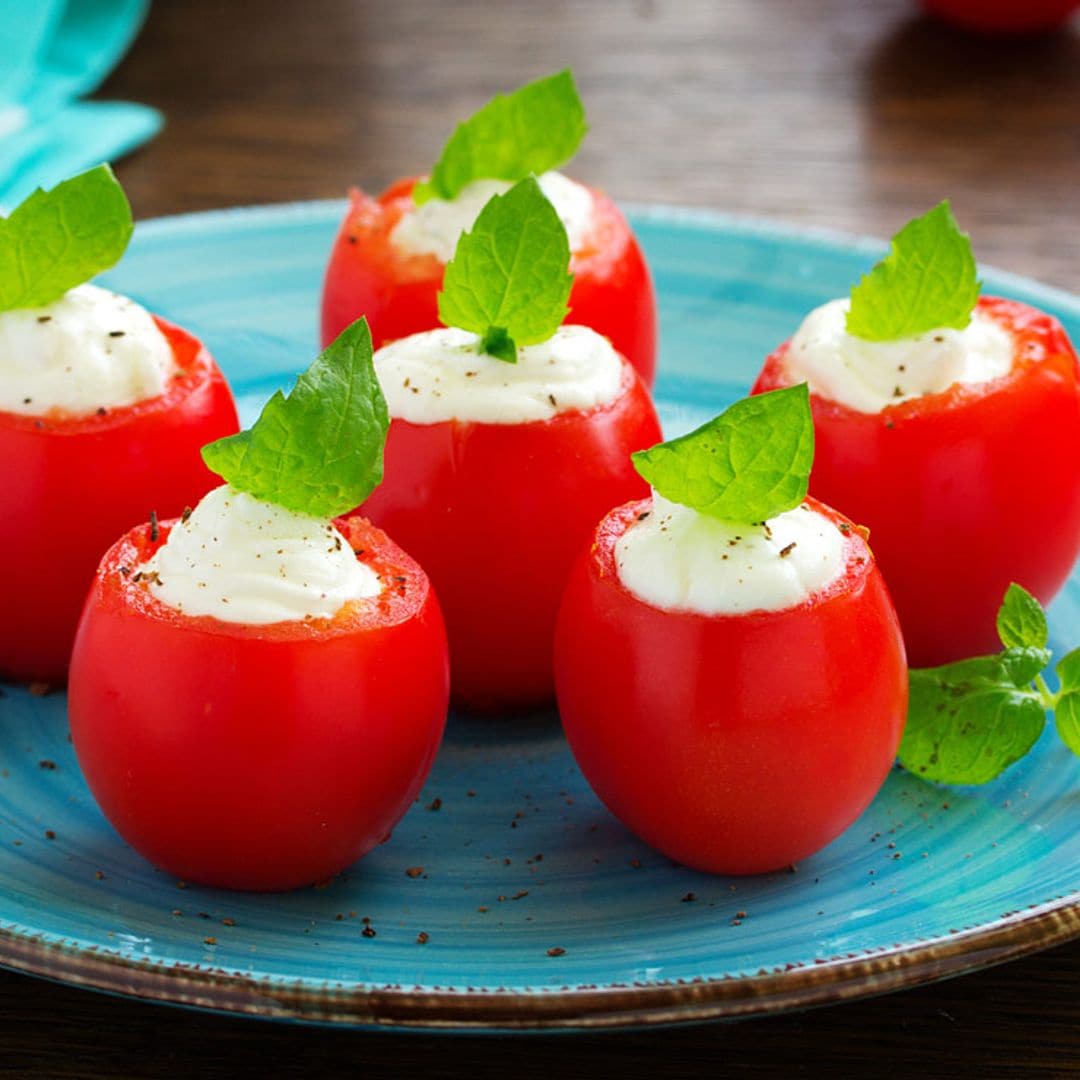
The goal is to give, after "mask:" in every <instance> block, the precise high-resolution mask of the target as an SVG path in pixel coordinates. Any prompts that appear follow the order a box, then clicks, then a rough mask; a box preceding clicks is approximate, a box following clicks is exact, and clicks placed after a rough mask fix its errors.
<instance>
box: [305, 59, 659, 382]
mask: <svg viewBox="0 0 1080 1080" xmlns="http://www.w3.org/2000/svg"><path fill="white" fill-rule="evenodd" d="M586 130H587V127H586V124H585V114H584V108H583V106H582V104H581V100H580V98H579V97H578V95H577V90H576V88H575V86H574V81H573V78H572V76H571V74H570V72H569V71H563V72H559V73H557V74H555V75H552V76H549V77H547V78H543V79H538V80H537V81H536V82H533V83H529V84H527V85H526V86H523V87H521V88H520V89H518V90H517V91H515V92H514V93H512V94H509V95H506V96H503V95H499V96H497V97H496V98H494V99H493V100H492V101H490V102H489V103H488V104H487V105H485V106H484V107H483V108H482V109H480V110H479V111H478V112H477V113H476V114H475V115H474V116H472V117H471V118H470V119H469V120H467V121H465V122H464V123H463V124H460V125H458V127H457V129H456V130H455V132H454V134H453V136H452V137H451V139H450V140H449V141H448V142H447V144H446V147H445V148H444V150H443V153H442V156H441V158H440V159H439V161H438V162H437V163H436V165H435V167H434V169H432V173H431V177H430V178H429V179H427V180H419V181H418V180H416V179H406V180H401V181H399V182H398V183H396V184H394V185H392V186H391V187H390V188H388V189H387V190H386V191H385V192H384V193H383V194H382V195H381V196H379V198H377V199H373V198H371V197H369V196H367V195H365V194H363V193H361V192H358V191H354V192H353V193H352V198H351V205H350V207H349V211H348V213H347V214H346V217H345V221H344V222H343V224H342V227H341V231H340V232H339V233H338V237H337V240H336V241H335V243H334V248H333V251H332V253H331V256H330V264H329V266H328V268H327V272H326V282H325V285H324V287H323V301H322V333H323V340H324V342H325V341H329V340H330V339H331V338H333V337H334V336H335V335H336V334H337V333H338V332H339V331H340V330H341V328H342V327H343V326H345V325H346V324H347V323H349V322H351V321H352V320H353V319H355V318H357V317H359V316H360V315H365V316H366V317H367V319H368V321H369V322H370V323H371V332H372V335H373V337H374V339H375V345H376V347H378V346H380V345H382V344H384V343H386V342H388V341H395V340H397V339H398V338H402V337H407V336H408V335H410V334H415V333H418V332H420V331H422V330H430V329H432V328H433V327H436V326H438V325H439V316H438V311H437V304H436V295H437V293H438V291H439V288H440V286H441V285H442V280H443V272H444V269H445V266H446V263H447V262H448V261H449V260H450V258H451V256H452V255H453V253H454V248H455V246H456V245H457V241H458V238H459V237H460V236H461V234H462V233H463V232H465V231H466V230H468V229H470V228H471V227H472V224H473V222H474V221H475V219H476V217H477V215H478V214H479V212H480V210H481V209H482V208H483V207H484V205H485V204H486V203H487V202H488V200H489V199H490V198H491V197H492V196H493V195H496V194H501V193H504V192H506V191H508V190H509V189H510V187H511V185H512V183H513V182H514V181H517V180H520V179H522V178H524V177H527V176H529V175H530V174H534V173H535V174H537V175H538V177H539V183H540V186H541V189H542V190H543V192H544V195H545V196H546V197H547V198H548V199H549V200H550V202H551V204H552V206H554V208H555V210H556V212H557V213H558V215H559V217H560V218H561V220H562V222H563V224H564V226H565V227H566V231H567V233H568V235H569V240H570V249H571V251H572V253H573V265H572V267H571V269H572V271H573V273H574V277H575V281H574V288H573V292H572V294H571V296H570V308H571V311H572V313H573V321H574V323H575V324H578V325H582V326H589V327H591V328H592V329H593V330H595V331H597V333H599V334H603V335H604V336H605V337H607V338H610V340H611V342H612V344H613V345H614V346H615V348H616V349H617V350H618V351H619V352H620V353H622V355H623V356H625V357H626V358H627V359H628V360H629V361H630V363H631V364H633V366H634V367H635V368H637V371H638V374H639V375H640V376H641V377H642V379H644V380H645V383H646V384H647V385H649V386H651V385H652V382H653V378H654V375H655V370H656V297H655V294H654V292H653V285H652V279H651V277H650V275H649V270H648V267H647V266H646V264H645V259H644V257H643V255H642V253H641V249H640V248H639V246H638V243H637V241H636V240H635V239H634V236H633V234H632V233H631V232H630V228H629V226H628V225H627V223H626V220H625V218H624V217H623V216H622V214H621V213H620V212H619V211H618V209H617V208H616V207H615V204H614V203H612V202H611V200H610V199H609V198H608V197H607V196H606V195H604V194H602V193H601V192H599V191H595V190H592V189H590V188H587V187H585V186H583V185H582V184H578V183H575V182H574V181H572V180H569V179H568V178H567V177H565V176H563V175H562V174H561V173H558V172H555V171H553V170H554V169H556V168H557V167H558V166H559V165H561V164H562V163H563V162H565V161H566V160H567V159H568V158H570V157H571V156H572V155H573V154H574V152H575V151H576V150H577V147H578V145H579V143H580V141H581V139H582V138H583V137H584V135H585V132H586Z"/></svg>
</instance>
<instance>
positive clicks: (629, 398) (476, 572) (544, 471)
mask: <svg viewBox="0 0 1080 1080" xmlns="http://www.w3.org/2000/svg"><path fill="white" fill-rule="evenodd" d="M623 373H624V374H623V391H622V393H621V394H620V396H619V397H617V398H616V399H615V400H614V401H613V402H611V403H610V404H608V405H601V406H598V407H597V408H595V409H590V410H587V411H573V412H564V413H559V414H558V415H556V416H555V417H553V418H552V419H550V420H538V421H531V422H528V423H522V424H487V423H472V422H465V421H458V420H453V421H448V422H442V423H435V424H428V425H420V424H413V423H409V422H407V421H405V420H401V419H394V420H392V421H391V423H390V433H389V435H388V437H387V440H386V471H385V477H384V479H383V482H382V484H381V485H380V486H379V487H378V488H377V489H376V490H375V492H374V493H373V494H372V496H371V497H370V498H369V499H368V501H367V502H366V503H364V505H363V507H362V512H363V513H364V514H365V515H367V516H368V517H370V518H371V520H372V521H373V522H375V523H376V524H377V525H379V526H381V527H382V528H385V529H386V530H387V531H388V532H390V533H392V534H393V535H394V536H397V537H398V538H399V539H400V540H401V542H402V544H404V545H405V546H406V547H407V548H408V549H409V550H410V551H412V552H413V553H414V554H415V555H416V558H417V559H418V560H419V561H420V562H421V564H422V565H423V566H424V568H425V569H426V570H427V572H428V574H429V575H430V576H431V581H432V584H433V585H434V586H435V591H436V592H437V593H438V594H439V600H440V602H441V603H442V607H443V611H444V613H445V615H446V626H447V631H448V633H449V637H450V660H451V670H452V672H453V685H452V692H453V698H454V701H455V703H456V704H458V705H463V706H466V707H469V708H473V709H478V710H485V711H499V710H503V709H511V708H515V707H516V708H526V707H529V706H534V705H543V704H545V703H547V702H548V701H549V700H550V699H551V696H552V693H553V686H552V674H551V640H552V635H553V633H554V628H555V614H556V611H557V609H558V605H559V597H560V596H561V594H562V589H563V586H564V584H565V583H566V576H567V574H568V573H569V571H570V566H571V564H572V563H573V561H574V558H575V557H576V555H577V553H578V551H579V550H580V549H581V546H582V544H584V543H585V540H586V538H587V537H588V535H589V532H590V531H591V529H592V528H593V526H594V525H595V524H596V521H597V519H598V518H599V517H600V516H601V515H602V514H603V513H604V512H605V511H606V510H608V509H609V508H610V507H611V506H612V505H614V504H615V503H618V502H621V501H623V500H625V499H627V498H633V497H637V496H640V495H642V494H644V493H645V492H646V491H647V490H648V489H647V486H646V484H645V482H644V481H643V480H642V479H641V478H640V477H639V476H638V474H637V473H636V472H635V471H634V469H633V466H632V465H631V463H630V454H631V452H633V451H634V450H641V449H644V448H646V447H649V446H652V445H654V444H655V443H656V442H658V441H659V440H660V437H661V436H660V424H659V421H658V420H657V418H656V411H655V409H654V408H653V405H652V401H651V400H650V398H649V394H648V391H647V390H646V389H645V387H644V386H643V385H642V383H641V380H640V379H639V378H638V377H637V375H636V374H635V373H634V371H633V369H632V368H631V367H630V366H629V364H626V363H625V362H624V368H623Z"/></svg>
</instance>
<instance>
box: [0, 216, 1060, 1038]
mask: <svg viewBox="0 0 1080 1080" xmlns="http://www.w3.org/2000/svg"><path fill="white" fill-rule="evenodd" d="M343 209H344V207H343V205H342V204H339V203H321V204H320V203H316V204H309V205H300V206H283V207H273V208H266V209H254V210H240V211H230V212H220V213H211V214H203V215H196V216H191V217H181V218H174V219H171V220H162V221H155V222H148V223H146V224H144V225H141V226H140V227H139V229H138V231H137V233H136V237H135V241H134V243H133V245H132V248H131V250H130V252H129V253H128V255H127V257H126V258H125V260H124V263H123V265H122V267H121V268H120V269H118V270H116V271H115V272H113V273H111V274H109V275H108V279H107V281H108V284H110V285H112V286H114V287H116V288H117V289H122V290H124V291H126V292H129V293H131V294H133V295H134V296H136V297H137V298H138V299H139V300H141V301H142V302H143V303H145V304H146V305H147V306H148V307H150V308H152V309H154V310H156V311H159V312H161V313H162V314H164V315H166V316H167V317H169V318H171V319H175V320H176V321H177V322H179V323H182V324H183V325H184V326H187V327H188V328H190V329H191V330H193V331H195V332H196V333H198V334H199V335H201V336H202V337H203V338H204V340H205V341H206V342H207V343H208V345H209V346H210V348H211V350H212V351H213V352H214V353H215V354H216V356H217V357H218V359H219V361H220V362H221V364H222V366H223V367H224V369H225V371H226V373H227V374H228V376H229V378H230V379H231V381H232V384H233V386H234V388H235V389H236V391H237V393H238V396H239V398H240V401H241V404H242V411H243V412H244V413H245V418H246V419H248V420H250V419H251V418H252V417H253V415H254V414H255V412H256V410H257V408H258V406H259V405H260V403H261V402H262V401H263V400H264V399H265V397H266V396H267V394H268V393H269V392H270V391H271V390H272V389H274V388H276V387H278V386H281V385H284V384H285V383H286V382H287V381H288V380H289V379H290V377H291V376H292V375H293V374H294V373H295V372H296V371H297V370H298V369H300V368H302V367H303V366H305V365H306V364H307V363H308V361H309V360H310V359H311V358H312V356H313V355H314V352H315V349H316V310H317V298H318V293H319V288H320V284H321V278H322V269H323V263H324V260H325V258H326V254H327V252H328V250H329V247H330V242H331V238H332V236H333V234H334V231H335V229H336V227H337V223H338V221H339V219H340V217H341V214H342V212H343ZM634 224H635V227H636V228H637V230H638V233H639V235H640V237H641V239H642V241H643V242H644V245H645V248H646V251H647V253H648V256H649V258H650V260H651V262H652V266H653V269H654V271H655V274H656V281H657V285H658V287H659V293H660V306H661V323H662V338H663V359H662V365H661V370H662V376H661V378H660V382H659V384H658V388H657V389H658V396H659V400H660V403H661V411H662V413H663V415H664V419H665V423H666V425H667V430H668V432H669V433H675V432H676V431H679V430H683V429H686V428H688V427H690V426H691V425H693V424H695V423H697V422H699V421H701V420H702V419H704V418H705V417H707V416H710V415H712V414H714V413H715V412H717V411H718V410H719V409H720V408H721V407H722V406H724V405H726V404H728V403H729V402H730V401H732V400H733V399H734V398H736V397H738V396H740V395H741V394H743V393H744V392H745V391H746V389H747V387H748V386H749V384H750V381H751V379H752V377H753V376H754V374H755V372H756V371H757V368H758V366H759V365H760V363H761V360H762V358H763V357H764V355H765V354H766V353H767V352H768V351H769V350H770V349H771V348H772V347H773V346H774V345H775V344H776V343H777V342H778V341H780V340H781V339H782V338H784V337H785V336H786V335H788V334H789V333H790V332H791V331H792V330H793V329H794V328H795V326H796V325H797V323H798V322H799V319H800V317H801V316H802V314H803V313H804V312H806V311H807V310H808V309H809V308H811V307H813V306H814V305H815V304H818V303H820V302H822V301H824V300H826V299H827V298H829V297H832V296H835V295H838V294H840V293H842V292H844V291H845V290H846V289H847V288H848V286H849V285H850V283H851V282H852V281H854V280H855V279H856V277H857V276H858V274H859V273H860V271H862V270H864V269H865V268H866V267H867V265H869V262H870V261H871V256H872V255H874V254H876V253H877V252H879V251H880V250H881V246H880V245H878V244H872V243H864V242H858V241H852V240H851V239H850V238H844V237H838V236H830V235H826V234H809V233H795V232H791V231H786V230H779V229H776V228H774V227H771V226H767V225H763V224H758V223H752V222H746V221H735V220H730V219H726V218H721V217H718V216H714V215H707V214H703V213H697V212H680V211H675V210H663V209H653V210H641V211H639V212H638V213H636V214H635V215H634ZM985 277H986V281H987V285H988V287H989V288H990V289H991V290H992V291H1002V292H1005V293H1008V294H1011V295H1014V296H1017V297H1019V298H1020V299H1023V300H1028V301H1031V302H1032V303H1035V304H1037V305H1039V306H1041V307H1043V308H1047V309H1050V310H1051V311H1054V312H1055V313H1056V314H1058V315H1059V316H1060V317H1061V318H1062V319H1063V320H1064V321H1065V323H1066V324H1067V326H1068V328H1069V331H1070V333H1071V334H1072V336H1073V338H1074V339H1076V340H1080V302H1078V301H1077V300H1076V299H1075V298H1073V297H1070V296H1067V295H1064V294H1062V293H1058V292H1053V291H1051V290H1049V289H1046V288H1043V287H1041V286H1038V285H1035V284H1033V283H1031V282H1028V281H1023V280H1020V279H1017V278H1011V277H1008V276H1006V275H1003V274H995V273H991V272H987V273H986V275H985ZM1051 621H1052V626H1053V637H1054V645H1055V646H1056V647H1060V646H1062V645H1064V644H1065V643H1070V644H1076V643H1077V642H1080V577H1074V578H1073V580H1072V581H1071V582H1070V583H1069V586H1068V588H1067V589H1066V591H1065V593H1064V595H1063V596H1061V597H1060V598H1059V599H1058V600H1057V602H1056V603H1055V604H1054V605H1053V608H1052V611H1051ZM191 782H192V784H196V785H197V784H198V782H199V778H198V777H197V776H193V777H192V778H191ZM1078 811H1080V760H1078V759H1076V758H1074V757H1072V756H1071V755H1070V754H1069V753H1068V752H1067V751H1066V750H1065V749H1064V748H1063V747H1062V746H1061V744H1060V743H1059V742H1057V741H1056V739H1055V738H1054V737H1053V733H1052V732H1050V731H1048V732H1047V736H1046V738H1044V739H1043V741H1042V742H1041V743H1040V744H1039V746H1038V747H1037V749H1036V751H1035V752H1034V753H1033V754H1032V755H1031V756H1030V757H1029V758H1028V759H1027V760H1025V761H1023V762H1021V763H1020V764H1018V765H1016V766H1015V767H1014V768H1012V769H1010V770H1009V771H1008V772H1007V773H1006V774H1005V775H1004V776H1003V777H1002V778H1000V779H999V780H998V781H997V782H995V783H993V784H990V785H987V786H986V787H984V788H981V789H964V790H957V789H953V790H946V789H941V788H935V787H931V786H929V785H926V784H923V783H921V782H919V781H917V780H914V779H913V778H911V777H910V776H908V775H906V774H904V773H902V772H899V771H897V772H894V773H893V774H892V776H891V777H890V778H889V781H888V783H887V784H886V785H885V788H884V790H883V791H882V792H881V794H880V795H879V796H878V798H877V799H876V800H875V802H874V803H873V805H872V806H871V807H870V809H869V810H867V812H866V813H865V814H864V815H863V817H862V818H861V819H860V820H859V821H858V822H857V823H856V824H855V825H854V826H852V828H851V829H849V830H848V832H847V833H845V834H844V835H843V836H842V837H841V838H840V839H839V840H837V841H836V842H835V843H833V844H832V845H830V846H829V847H828V848H826V849H825V850H824V851H822V852H821V853H820V854H818V855H816V856H815V857H814V858H811V859H807V860H806V861H805V862H803V863H801V864H799V866H798V867H797V868H792V869H791V870H790V872H785V873H780V874H775V875H772V876H769V877H759V878H753V879H735V878H723V877H708V876H705V875H702V874H698V873H694V872H692V871H690V870H686V869H683V868H682V867H679V866H676V865H673V864H672V863H671V862H670V861H668V860H667V859H665V858H662V857H661V856H660V855H658V854H656V853H655V852H653V851H651V850H650V849H648V848H647V847H645V846H644V845H643V844H641V843H640V842H639V841H637V840H636V839H635V838H634V837H633V836H631V835H630V834H629V833H627V832H626V831H625V830H624V829H623V828H622V827H621V826H620V825H619V823H618V822H616V821H615V820H614V819H613V818H612V817H611V816H610V815H609V814H608V813H607V812H606V811H605V810H604V808H603V807H602V806H601V805H600V803H599V802H598V801H597V799H596V798H595V797H594V796H593V795H592V794H591V792H590V791H589V789H588V787H587V786H586V784H585V782H584V780H583V779H582V777H581V774H580V773H579V772H578V770H577V768H576V766H575V765H574V761H573V758H572V757H571V756H570V753H569V751H568V749H567V746H566V743H565V742H564V740H563V737H562V734H561V731H560V728H559V725H558V721H557V719H556V718H555V717H554V716H541V717H534V718H531V719H527V720H525V719H523V720H522V721H521V722H520V723H516V724H515V723H499V724H494V723H479V722H476V721H474V720H470V719H468V718H464V717H456V716H455V717H452V718H451V721H450V724H449V728H448V732H447V737H446V742H445V744H444V745H443V748H442V751H441V753H440V755H439V758H438V761H437V762H436V764H435V769H434V772H433V773H432V776H431V779H430V781H429V782H428V784H427V786H426V788H425V791H424V793H423V795H422V797H421V798H420V800H418V802H417V803H416V805H415V806H414V807H413V808H412V810H411V811H410V812H409V814H408V815H407V816H406V818H405V819H404V821H402V823H401V824H400V826H399V827H398V828H397V830H396V831H395V833H394V836H393V838H392V840H391V841H390V842H389V843H387V844H385V845H384V846H382V847H380V848H379V849H378V850H377V851H375V852H373V853H372V854H370V855H369V856H367V858H365V859H363V860H362V861H361V862H359V863H358V864H356V865H355V866H354V867H352V868H351V869H350V870H349V871H348V872H347V873H346V874H344V875H342V877H341V878H339V879H338V880H336V881H334V882H332V883H330V884H329V885H327V886H326V887H324V888H318V889H306V890H303V891H300V892H296V893H292V894H290V895H286V896H252V895H244V894H239V893H228V892H217V891H213V890H207V889H201V888H196V887H194V886H188V887H183V886H182V885H181V884H179V883H178V882H176V881H175V880H173V879H172V878H170V877H169V876H167V875H165V874H162V873H160V872H158V871H157V870H155V869H154V868H153V867H152V866H150V865H149V864H148V863H146V862H144V861H143V860H142V859H141V858H140V857H139V856H138V855H136V854H135V853H134V852H133V851H131V850H130V849H129V848H128V847H127V846H126V845H125V844H124V843H123V842H122V841H121V840H120V839H119V838H118V837H117V836H116V834H115V833H114V832H113V831H112V829H111V828H110V827H109V826H108V825H107V824H106V822H105V820H104V819H103V818H102V816H101V814H100V813H99V812H98V809H97V807H96V806H95V805H94V802H93V800H92V799H91V798H90V796H89V794H88V792H87V790H86V787H85V785H84V784H83V780H82V777H81V776H80V775H79V770H78V766H77V765H76V762H75V758H74V756H73V753H72V748H71V745H70V742H69V739H68V733H67V724H66V718H65V703H64V698H63V696H62V695H61V694H53V695H49V696H46V697H32V696H30V694H28V693H27V692H25V691H23V690H18V689H14V688H6V689H5V691H4V696H3V698H2V699H0V963H3V964H4V965H6V966H8V967H10V968H14V969H17V970H21V971H27V972H33V973H36V974H39V975H44V976H47V977H50V978H54V979H59V980H63V981H64V982H68V983H73V984H77V985H81V986H88V987H95V988H97V989H101V990H109V991H113V992H118V993H124V994H131V995H135V996H138V997H143V998H150V999H154V1000H159V1001H167V1002H172V1003H176V1004H182V1005H188V1006H196V1007H202V1008H208V1009H221V1010H229V1011H233V1012H239V1013H248V1014H254V1015H259V1016H266V1017H278V1018H290V1019H298V1020H306V1021H316V1022H323V1023H334V1024H345V1025H356V1026H387V1025H389V1026H398V1027H413V1026H419V1027H426V1028H449V1029H456V1030H464V1029H489V1030H494V1029H530V1028H553V1027H558V1028H571V1029H573V1028H577V1029H584V1028H598V1027H615V1026H631V1025H639V1024H647V1023H669V1022H674V1021H686V1020H703V1019H710V1018H718V1017H735V1016H745V1015H750V1014H755V1013H763V1012H771V1011H778V1010H783V1009H788V1008H794V1007H801V1006H806V1005H812V1004H820V1003H824V1002H830V1001H838V1000H842V999H845V998H851V997H856V996H861V995H866V994H874V993H880V992H883V991H886V990H891V989H895V988H897V987H901V986H908V985H912V984H915V983H919V982H925V981H929V980H932V979H937V978H941V977H943V976H946V975H951V974H955V973H958V972H961V971H965V970H972V969H975V968H979V967H984V966H986V965H988V964H992V963H997V962H999V961H1002V960H1005V959H1008V958H1010V957H1014V956H1018V955H1021V954H1023V953H1027V952H1031V951H1033V950H1035V949H1039V948H1043V947H1046V946H1048V945H1052V944H1054V943H1057V942H1061V941H1064V940H1066V939H1068V938H1071V937H1074V936H1077V935H1078V934H1080V829H1078V827H1077V826H1078V823H1080V817H1078ZM416 868H422V869H419V870H417V869H416ZM365 927H366V928H369V932H368V934H367V935H365V934H364V933H363V932H362V931H363V930H364V928H365ZM371 931H373V933H372V932H371ZM420 935H426V943H424V944H421V943H420V941H419V940H418V938H419V936H420Z"/></svg>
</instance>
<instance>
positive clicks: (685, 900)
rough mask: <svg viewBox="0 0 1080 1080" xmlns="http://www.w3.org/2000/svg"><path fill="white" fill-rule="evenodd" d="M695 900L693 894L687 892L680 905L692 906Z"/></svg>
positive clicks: (695, 897)
mask: <svg viewBox="0 0 1080 1080" xmlns="http://www.w3.org/2000/svg"><path fill="white" fill-rule="evenodd" d="M696 899H697V895H696V894H695V893H692V892H688V893H687V894H686V895H685V896H684V897H683V898H682V903H684V904H692V903H693V902H694V901H695V900H696Z"/></svg>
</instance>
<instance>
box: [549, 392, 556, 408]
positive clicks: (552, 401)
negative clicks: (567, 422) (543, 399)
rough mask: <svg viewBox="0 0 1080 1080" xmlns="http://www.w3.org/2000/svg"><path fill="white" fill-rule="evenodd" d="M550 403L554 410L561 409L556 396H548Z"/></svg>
mask: <svg viewBox="0 0 1080 1080" xmlns="http://www.w3.org/2000/svg"><path fill="white" fill-rule="evenodd" d="M548 401H550V402H551V407H552V408H553V409H557V408H558V407H559V404H558V402H557V401H556V400H555V395H554V394H548Z"/></svg>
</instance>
